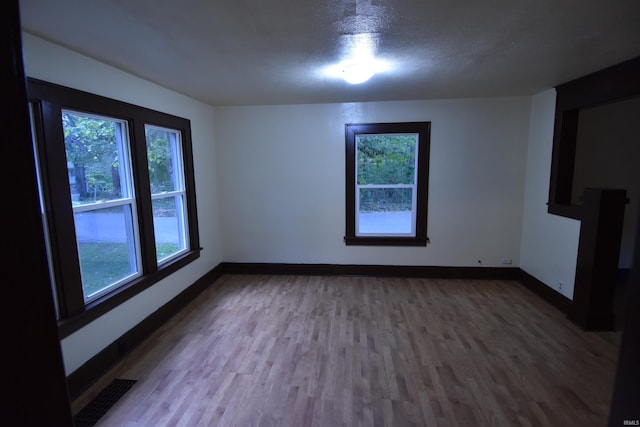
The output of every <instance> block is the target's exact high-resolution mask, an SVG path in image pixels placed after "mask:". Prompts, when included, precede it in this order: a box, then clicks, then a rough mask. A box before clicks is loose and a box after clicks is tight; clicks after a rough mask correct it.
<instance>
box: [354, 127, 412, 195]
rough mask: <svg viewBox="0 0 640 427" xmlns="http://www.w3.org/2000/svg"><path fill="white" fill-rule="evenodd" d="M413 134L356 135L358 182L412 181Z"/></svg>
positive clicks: (393, 182) (398, 182) (394, 182)
mask: <svg viewBox="0 0 640 427" xmlns="http://www.w3.org/2000/svg"><path fill="white" fill-rule="evenodd" d="M417 137H418V136H417V135H416V134H410V135H403V134H396V135H394V134H390V135H366V134H360V135H356V146H357V158H358V169H357V171H358V180H357V181H358V184H359V185H366V184H414V183H415V170H416V148H417Z"/></svg>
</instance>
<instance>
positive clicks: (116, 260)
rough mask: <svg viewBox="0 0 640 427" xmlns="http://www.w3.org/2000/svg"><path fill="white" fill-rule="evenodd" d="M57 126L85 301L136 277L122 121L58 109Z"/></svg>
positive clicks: (132, 198)
mask: <svg viewBox="0 0 640 427" xmlns="http://www.w3.org/2000/svg"><path fill="white" fill-rule="evenodd" d="M62 130H63V133H64V145H65V154H66V159H67V169H68V173H69V191H70V193H71V201H72V205H73V217H74V225H75V235H76V243H77V245H78V256H79V258H80V272H81V275H82V289H83V295H84V300H85V302H87V301H91V300H93V299H95V298H97V297H99V296H100V295H103V294H104V293H106V292H108V291H109V290H110V289H111V288H113V287H115V286H118V285H119V284H121V283H124V282H125V281H126V280H128V279H131V278H133V277H136V276H139V275H140V272H141V270H142V266H141V263H140V255H139V254H140V242H139V238H138V229H137V223H138V221H137V218H136V209H135V204H136V200H135V194H134V191H133V172H132V165H131V160H130V154H129V153H130V148H129V132H128V126H127V122H126V121H124V120H118V119H114V118H109V117H104V116H99V115H96V114H89V113H80V112H76V111H70V110H62Z"/></svg>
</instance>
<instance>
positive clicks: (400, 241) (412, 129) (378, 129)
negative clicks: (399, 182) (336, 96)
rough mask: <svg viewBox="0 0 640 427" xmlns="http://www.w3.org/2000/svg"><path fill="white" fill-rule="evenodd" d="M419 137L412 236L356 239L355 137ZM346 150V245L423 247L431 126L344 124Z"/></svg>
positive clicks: (417, 123) (424, 240) (413, 123)
mask: <svg viewBox="0 0 640 427" xmlns="http://www.w3.org/2000/svg"><path fill="white" fill-rule="evenodd" d="M394 133H401V134H407V133H417V134H418V171H417V178H418V179H417V198H416V233H415V236H410V237H404V236H388V237H387V236H358V235H356V166H357V165H356V135H359V134H394ZM345 146H346V188H345V194H346V231H345V236H344V242H345V244H346V245H348V246H349V245H354V246H355V245H359V246H426V245H427V243H428V242H429V238H428V237H427V211H428V196H429V157H430V152H431V122H398V123H347V124H346V125H345Z"/></svg>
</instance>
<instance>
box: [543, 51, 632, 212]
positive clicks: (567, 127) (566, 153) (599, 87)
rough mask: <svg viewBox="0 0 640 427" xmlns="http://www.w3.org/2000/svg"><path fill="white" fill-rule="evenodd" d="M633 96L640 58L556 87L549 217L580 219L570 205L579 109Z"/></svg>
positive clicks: (576, 210)
mask: <svg viewBox="0 0 640 427" xmlns="http://www.w3.org/2000/svg"><path fill="white" fill-rule="evenodd" d="M636 96H640V57H637V58H633V59H630V60H628V61H624V62H622V63H620V64H617V65H614V66H611V67H608V68H605V69H603V70H600V71H598V72H595V73H592V74H589V75H587V76H584V77H581V78H578V79H575V80H572V81H569V82H566V83H563V84H561V85H558V86H556V111H555V124H554V132H553V151H552V160H551V179H550V185H549V203H548V212H549V213H551V214H554V215H560V216H566V217H568V218H573V219H580V215H581V209H580V207H579V206H575V205H572V202H571V193H572V186H573V170H574V162H575V151H576V136H577V129H578V122H579V115H580V109H582V108H588V107H593V106H597V105H603V104H607V103H610V102H615V101H620V100H624V99H629V98H633V97H636Z"/></svg>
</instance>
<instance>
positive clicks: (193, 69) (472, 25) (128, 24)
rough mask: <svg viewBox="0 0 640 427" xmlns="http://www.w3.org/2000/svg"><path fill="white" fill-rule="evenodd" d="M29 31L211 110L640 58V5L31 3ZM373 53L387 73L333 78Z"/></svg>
mask: <svg viewBox="0 0 640 427" xmlns="http://www.w3.org/2000/svg"><path fill="white" fill-rule="evenodd" d="M20 8H21V18H22V24H23V30H24V31H26V32H29V33H31V34H34V35H36V36H39V37H42V38H45V39H47V40H50V41H53V42H55V43H58V44H60V45H62V46H65V47H67V48H70V49H72V50H75V51H78V52H80V53H83V54H85V55H87V56H90V57H93V58H95V59H97V60H99V61H102V62H105V63H107V64H110V65H112V66H115V67H118V68H120V69H122V70H125V71H127V72H129V73H132V74H134V75H137V76H139V77H142V78H145V79H147V80H150V81H152V82H155V83H158V84H160V85H162V86H164V87H167V88H170V89H173V90H175V91H177V92H181V93H183V94H186V95H188V96H191V97H193V98H196V99H200V100H202V101H204V102H207V103H209V104H212V105H249V104H288V103H318V102H351V101H384V100H407V99H431V98H452V97H478V96H509V95H530V94H533V93H536V92H539V91H541V90H544V89H547V88H550V87H553V86H555V85H557V84H560V83H564V82H566V81H568V80H572V79H574V78H577V77H580V76H583V75H585V74H588V73H591V72H593V71H597V70H599V69H602V68H605V67H607V66H610V65H613V64H616V63H619V62H622V61H624V60H627V59H631V58H634V57H636V56H640V1H638V0H624V1H623V0H609V1H603V0H520V1H518V0H509V1H506V0H502V1H498V0H486V1H472V0H467V1H462V0H458V1H446V2H445V1H429V0H398V1H390V0H389V1H384V0H341V1H339V0H324V1H317V0H272V1H267V0H181V1H178V0H85V1H83V0H56V1H51V0H21V1H20ZM363 48H364V49H365V51H367V52H368V53H369V54H370V55H371V54H372V55H374V56H375V58H377V60H378V61H379V62H380V64H381V65H380V70H381V71H380V72H379V73H378V74H376V75H375V76H374V77H373V78H372V79H371V80H369V81H368V82H366V83H363V84H360V85H349V84H347V83H346V82H344V81H343V80H341V79H340V78H339V76H337V75H336V74H340V72H341V71H342V68H341V64H343V63H344V62H345V61H347V60H348V59H349V58H350V57H351V56H353V55H354V54H355V53H356V52H360V54H361V53H362V49H363Z"/></svg>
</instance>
